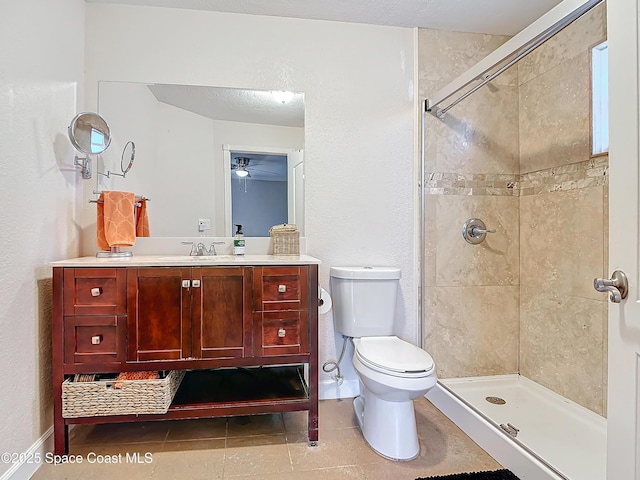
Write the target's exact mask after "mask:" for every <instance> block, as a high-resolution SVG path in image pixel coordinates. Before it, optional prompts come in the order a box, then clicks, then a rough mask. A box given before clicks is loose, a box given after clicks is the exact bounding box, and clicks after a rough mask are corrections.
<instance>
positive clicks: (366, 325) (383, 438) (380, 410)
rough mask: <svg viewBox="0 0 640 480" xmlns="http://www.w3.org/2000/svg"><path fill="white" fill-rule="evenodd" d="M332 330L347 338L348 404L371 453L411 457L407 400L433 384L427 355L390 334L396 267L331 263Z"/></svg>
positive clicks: (413, 442)
mask: <svg viewBox="0 0 640 480" xmlns="http://www.w3.org/2000/svg"><path fill="white" fill-rule="evenodd" d="M330 282H331V296H332V298H333V321H334V326H335V328H336V331H338V332H339V333H341V334H342V335H344V336H346V337H350V338H351V339H352V340H353V345H354V354H353V366H354V368H355V371H356V373H357V374H358V377H359V379H360V396H358V397H356V398H355V399H354V401H353V407H354V411H355V414H356V418H357V420H358V424H359V425H360V430H361V431H362V434H363V436H364V438H365V440H366V441H367V443H368V444H369V445H370V446H371V448H373V450H375V451H376V452H377V453H379V454H380V455H382V456H383V457H386V458H389V459H391V460H399V461H406V460H412V459H414V458H415V457H417V456H418V454H419V453H420V445H419V443H418V433H417V430H416V418H415V413H414V410H413V400H415V399H416V398H419V397H421V396H423V395H424V394H426V393H427V392H428V391H429V390H430V389H431V388H432V387H433V386H434V385H435V384H436V369H435V364H434V362H433V359H432V358H431V356H430V355H429V354H428V353H427V352H425V351H424V350H422V349H421V348H418V347H416V346H415V345H413V344H411V343H408V342H406V341H404V340H401V339H400V338H398V337H397V336H394V335H393V326H394V320H395V310H396V300H397V294H398V284H399V282H400V269H399V268H390V267H331V270H330Z"/></svg>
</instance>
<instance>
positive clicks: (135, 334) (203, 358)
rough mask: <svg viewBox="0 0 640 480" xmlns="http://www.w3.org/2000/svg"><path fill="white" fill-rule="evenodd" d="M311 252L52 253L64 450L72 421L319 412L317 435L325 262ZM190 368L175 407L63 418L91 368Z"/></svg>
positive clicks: (59, 428)
mask: <svg viewBox="0 0 640 480" xmlns="http://www.w3.org/2000/svg"><path fill="white" fill-rule="evenodd" d="M319 263H320V262H319V260H317V259H315V258H313V257H310V256H306V255H300V256H273V255H247V256H243V257H233V256H221V257H215V256H211V257H197V256H180V255H176V256H156V255H147V256H144V255H140V256H134V257H130V258H122V259H109V258H95V257H83V258H78V259H72V260H65V261H61V262H55V263H54V264H53V299H54V300H53V331H52V336H53V392H54V443H55V453H56V454H65V453H67V452H68V448H69V445H68V426H69V425H70V424H78V423H84V424H87V423H115V422H138V421H149V420H166V419H183V418H205V417H219V416H232V415H250V414H260V413H269V412H288V411H301V410H302V411H304V410H306V411H308V435H309V442H310V443H311V444H315V442H317V440H318V348H317V344H318V341H317V340H318V339H317V337H318V325H317V320H318V264H319ZM176 370H186V373H185V376H184V379H183V380H182V383H181V385H180V387H179V389H178V390H177V393H176V394H175V397H174V398H173V401H172V403H171V405H170V406H169V409H168V411H167V412H166V413H161V414H157V413H155V414H146V413H145V414H137V413H131V414H124V415H106V416H105V415H101V416H80V417H74V418H68V415H65V416H66V417H67V418H65V417H63V399H62V394H63V388H62V384H63V382H64V381H65V379H70V378H72V377H73V376H74V375H75V374H80V373H99V374H107V373H118V372H132V371H176Z"/></svg>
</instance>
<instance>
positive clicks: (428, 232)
mask: <svg viewBox="0 0 640 480" xmlns="http://www.w3.org/2000/svg"><path fill="white" fill-rule="evenodd" d="M604 40H606V5H605V4H604V3H603V2H601V1H599V0H591V1H584V0H565V1H564V2H562V3H561V4H560V5H558V6H557V7H556V8H554V9H553V10H551V11H550V12H549V13H548V14H546V15H545V16H543V17H542V18H541V19H540V20H538V21H537V22H534V24H532V25H531V26H529V27H527V28H526V29H525V30H523V31H522V32H521V33H519V34H518V35H516V36H515V37H513V38H511V39H509V38H506V37H496V36H491V35H481V34H468V33H457V32H440V31H432V30H421V31H420V32H419V53H418V55H419V59H418V61H419V71H420V82H419V90H420V93H421V94H422V95H423V98H427V99H428V100H427V101H426V102H425V110H426V111H425V115H424V119H423V141H422V149H423V163H422V178H421V185H422V208H421V211H422V229H421V230H422V245H421V247H422V248H421V255H422V258H421V267H422V268H421V271H422V305H421V309H422V318H423V321H422V324H421V325H422V332H421V338H422V339H423V347H424V348H425V349H426V350H427V351H428V352H430V353H431V355H432V356H433V357H434V360H435V362H436V365H437V366H438V378H439V379H440V381H439V385H438V387H437V388H436V389H434V390H433V391H432V393H430V394H429V395H428V398H429V399H430V400H431V401H432V402H433V403H434V404H436V406H438V407H439V408H441V409H442V410H443V411H444V412H445V413H446V414H447V415H449V416H450V417H451V418H452V419H453V420H454V421H456V423H458V425H460V426H461V428H463V429H464V430H465V431H467V433H469V434H470V435H471V436H472V437H473V438H474V439H475V440H476V441H477V442H478V443H479V444H480V445H481V446H483V447H484V448H485V449H487V450H488V451H489V453H491V454H492V455H494V456H495V457H496V459H497V460H498V461H500V462H502V463H503V464H505V466H507V467H512V468H513V469H514V471H515V470H518V471H519V472H521V473H520V475H521V478H523V479H529V478H532V479H539V478H545V477H544V476H541V475H543V474H542V473H541V472H544V475H546V476H547V477H548V478H551V479H562V478H565V479H566V478H569V479H579V480H591V479H593V480H601V479H602V478H604V477H605V473H604V472H605V454H606V436H605V435H606V434H605V431H606V428H605V427H606V420H605V417H606V406H607V396H606V391H607V334H606V322H607V297H606V295H603V294H601V293H598V292H596V291H595V290H594V288H593V279H594V278H595V277H603V278H604V277H607V271H608V265H607V258H608V214H607V211H608V182H607V178H608V177H607V174H608V156H607V155H606V154H598V155H594V154H592V149H591V129H592V127H591V73H590V72H591V50H592V48H593V47H594V46H595V45H599V44H601V43H602V42H603V41H604ZM454 107H455V108H454ZM476 219H481V220H482V221H483V224H484V225H485V227H478V228H479V229H476V230H473V231H472V232H471V233H474V232H475V233H480V231H481V230H482V231H484V232H486V233H489V232H490V231H491V233H490V234H489V235H486V234H485V235H484V237H483V240H482V241H481V242H475V241H471V242H470V241H468V240H467V241H465V240H466V239H465V238H463V235H461V231H462V232H463V233H464V232H465V231H468V230H469V225H470V224H468V222H469V221H470V220H476ZM463 226H464V227H463ZM493 230H495V232H493ZM468 237H469V238H471V239H473V237H474V235H468ZM514 446H515V448H517V449H519V451H521V452H522V457H516V456H514V455H512V454H511V453H508V452H510V450H508V449H511V448H514ZM505 449H507V450H505ZM505 452H507V453H505ZM535 469H538V470H535ZM532 472H533V473H532Z"/></svg>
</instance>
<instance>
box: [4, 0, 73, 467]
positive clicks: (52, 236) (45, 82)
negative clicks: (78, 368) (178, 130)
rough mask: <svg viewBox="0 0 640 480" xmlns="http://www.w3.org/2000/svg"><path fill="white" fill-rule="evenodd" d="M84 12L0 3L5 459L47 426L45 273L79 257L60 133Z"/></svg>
mask: <svg viewBox="0 0 640 480" xmlns="http://www.w3.org/2000/svg"><path fill="white" fill-rule="evenodd" d="M84 11H85V10H84V2H83V1H82V0H64V1H59V2H50V1H48V0H21V1H19V2H1V3H0V132H1V133H0V138H1V140H0V163H1V166H0V215H1V219H0V223H1V224H2V228H1V229H0V251H1V252H2V255H0V272H1V273H0V290H1V291H2V296H1V297H0V370H1V371H2V385H3V389H2V394H1V395H0V411H1V412H3V415H2V420H1V422H0V451H2V452H16V453H19V452H23V451H25V450H26V449H27V448H29V447H30V446H31V445H32V444H33V443H34V442H35V441H36V440H37V439H38V438H39V437H40V436H41V435H42V434H43V433H44V432H45V431H46V430H47V429H48V428H49V427H50V426H51V424H52V408H51V404H52V403H51V402H52V396H51V388H52V386H51V279H50V277H51V269H50V268H49V267H48V266H47V265H48V263H49V262H50V261H53V260H60V259H63V258H67V257H73V256H76V255H77V254H78V240H77V239H78V231H77V229H76V224H75V217H74V210H75V209H74V205H75V192H76V187H77V183H78V181H79V180H78V177H79V175H78V173H77V172H76V170H75V169H74V168H73V167H71V164H72V163H73V148H72V147H71V144H70V143H69V140H68V139H67V126H68V125H69V123H70V122H71V119H72V118H73V117H74V115H75V114H76V113H77V111H78V107H79V106H80V105H81V101H80V99H81V98H82V87H83V66H84V64H83V61H84ZM9 467H11V465H10V464H7V463H1V464H0V476H1V475H2V474H3V473H5V472H6V471H7V470H8V469H9Z"/></svg>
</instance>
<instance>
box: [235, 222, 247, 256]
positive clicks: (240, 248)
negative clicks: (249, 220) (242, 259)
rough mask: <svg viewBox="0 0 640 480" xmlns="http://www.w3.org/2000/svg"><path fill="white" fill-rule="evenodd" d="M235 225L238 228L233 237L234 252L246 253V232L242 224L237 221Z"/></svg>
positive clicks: (237, 253)
mask: <svg viewBox="0 0 640 480" xmlns="http://www.w3.org/2000/svg"><path fill="white" fill-rule="evenodd" d="M235 226H236V227H237V230H236V234H235V235H234V237H233V254H234V255H244V233H243V231H242V225H240V224H237V223H236V224H235Z"/></svg>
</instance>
